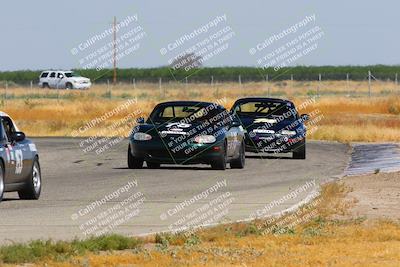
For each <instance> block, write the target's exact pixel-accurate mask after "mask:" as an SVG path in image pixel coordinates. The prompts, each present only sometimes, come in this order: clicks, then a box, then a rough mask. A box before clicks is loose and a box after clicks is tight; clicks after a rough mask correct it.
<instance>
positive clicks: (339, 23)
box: [0, 0, 400, 71]
mask: <svg viewBox="0 0 400 267" xmlns="http://www.w3.org/2000/svg"><path fill="white" fill-rule="evenodd" d="M0 5H1V11H2V12H1V16H0V25H2V27H1V28H0V36H1V41H0V71H8V70H23V69H31V70H42V69H71V68H85V67H89V66H95V67H96V68H107V67H111V65H110V61H109V60H110V59H109V58H107V56H105V55H106V54H107V51H111V52H112V49H109V47H108V48H107V49H108V50H107V51H105V52H104V51H103V52H104V55H103V56H102V54H101V51H100V50H101V48H102V47H106V46H107V45H110V42H112V34H110V35H107V36H105V37H103V38H102V39H101V40H98V41H96V43H94V44H92V45H91V46H90V47H88V48H85V49H83V50H81V49H80V47H81V48H82V47H83V46H82V44H85V42H87V40H89V39H90V38H91V37H93V36H95V35H96V34H101V33H103V32H105V31H106V30H107V29H110V27H111V25H112V24H111V23H112V21H113V17H114V16H116V17H117V20H118V22H122V21H125V22H126V21H129V19H131V20H133V19H132V18H135V17H136V18H137V19H136V20H134V21H131V22H129V23H128V25H126V26H124V27H122V28H121V29H120V30H119V31H118V32H117V38H121V36H123V35H124V34H125V33H128V32H129V31H132V30H135V31H138V32H137V33H136V32H134V34H133V35H131V36H129V37H130V38H133V39H130V40H129V42H130V43H129V42H128V43H129V45H125V46H124V47H122V46H121V48H120V50H119V51H121V57H120V58H118V63H117V64H118V67H119V68H129V67H140V68H147V67H158V66H165V65H169V63H170V62H171V60H172V59H173V58H174V57H176V56H178V55H179V54H183V53H185V51H188V50H187V49H188V48H190V47H194V46H195V47H197V50H195V52H199V51H201V50H202V49H205V48H206V47H207V45H208V44H205V43H204V42H203V41H204V40H208V41H210V43H214V44H215V41H217V42H218V43H217V45H214V46H213V47H209V48H207V52H204V50H203V52H204V54H202V55H203V59H204V61H203V62H202V64H203V65H204V66H257V65H260V61H259V60H260V59H261V58H263V57H264V61H263V63H261V64H264V63H268V62H270V60H271V58H272V59H273V58H274V57H275V58H277V57H278V54H279V53H278V54H277V53H276V52H277V50H276V49H278V48H280V47H286V51H289V50H290V49H289V48H290V47H289V45H288V43H289V42H292V41H293V40H295V39H297V38H301V36H302V34H304V33H305V32H308V31H311V30H312V29H315V27H317V29H318V32H319V33H321V32H322V34H319V35H318V36H319V37H318V38H317V37H315V36H316V35H315V36H313V35H311V36H308V38H312V37H315V38H314V39H311V42H310V44H309V46H310V47H311V43H312V44H313V46H312V47H313V49H309V50H305V49H306V48H305V47H303V48H300V47H298V51H297V52H300V53H302V56H301V57H298V58H296V59H295V60H289V61H286V60H287V58H286V59H285V62H286V63H288V62H289V64H288V65H372V64H390V65H396V64H399V63H400V54H399V53H398V50H399V49H398V47H399V44H400V34H398V26H399V23H400V16H399V10H400V2H399V1H394V0H393V1H389V0H388V1H385V0H383V1H371V0H364V1H361V0H353V1H344V0H335V1H310V0H308V1H307V0H297V1H288V0H281V1H265V0H264V1H261V0H247V1H238V2H235V1H228V0H218V1H216V0H213V1H210V0H202V1H183V0H182V1H178V0H169V1H153V0H147V1H125V0H119V1H105V0H96V1H95V0H84V1H83V0H80V1H77V0H68V1H50V0H37V1H31V0H29V1H28V0H25V1H23V0H21V1H1V3H0ZM313 15H315V19H314V20H313V21H311V22H309V23H308V25H305V26H299V28H300V29H298V30H297V31H296V32H291V33H289V34H287V35H285V36H284V37H283V38H281V39H279V40H276V41H275V42H274V43H273V44H272V45H269V46H268V47H266V48H265V49H261V50H260V51H259V50H257V49H258V48H257V46H259V47H260V44H262V43H263V42H264V41H265V40H268V39H269V38H271V36H277V34H279V33H282V32H284V31H285V30H287V29H290V28H291V27H292V26H293V25H299V24H298V23H301V22H302V21H303V20H304V19H306V18H307V17H312V16H313ZM222 17H224V18H225V19H224V20H222V21H220V22H219V23H218V25H214V26H210V27H209V28H208V31H207V32H201V33H198V32H196V30H197V29H200V28H201V26H204V25H210V23H212V22H213V21H215V20H216V19H217V20H218V18H219V19H220V20H221V18H222ZM193 33H194V37H193V36H192V37H191V38H190V39H188V40H185V42H184V44H182V45H179V46H178V47H177V48H174V49H171V50H169V48H172V47H173V44H174V43H175V41H176V40H179V39H180V38H181V37H183V36H187V35H188V34H193ZM135 34H136V35H135ZM213 34H215V36H216V37H215V38H214V37H212V36H213ZM221 34H222V35H221ZM139 37H140V38H139ZM225 37H226V38H225ZM135 38H136V39H135ZM127 40H128V39H125V41H121V44H123V43H125V44H126V41H127ZM303 40H304V41H305V39H303ZM163 48H166V49H167V53H166V54H164V55H163V54H162V53H161V52H160V50H162V49H163ZM252 48H255V49H256V53H255V54H251V53H250V52H249V51H250V49H252ZM74 49H77V50H74ZM73 51H75V54H74V52H73ZM128 52H129V53H128ZM272 52H273V53H274V54H275V55H274V56H272V57H269V58H268V60H265V57H266V56H267V55H270V54H271V53H272ZM107 55H108V56H110V55H111V54H107ZM210 55H212V56H210ZM294 55H295V54H291V56H290V57H293V56H294ZM280 58H281V59H282V57H280ZM95 60H97V61H95ZM262 66H265V65H262Z"/></svg>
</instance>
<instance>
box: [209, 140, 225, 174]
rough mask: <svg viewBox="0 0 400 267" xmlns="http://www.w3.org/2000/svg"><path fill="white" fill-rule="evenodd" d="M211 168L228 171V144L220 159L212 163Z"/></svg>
mask: <svg viewBox="0 0 400 267" xmlns="http://www.w3.org/2000/svg"><path fill="white" fill-rule="evenodd" d="M211 168H212V169H214V170H225V169H226V143H225V144H224V151H223V152H222V155H221V157H220V158H219V159H217V160H214V161H213V162H211Z"/></svg>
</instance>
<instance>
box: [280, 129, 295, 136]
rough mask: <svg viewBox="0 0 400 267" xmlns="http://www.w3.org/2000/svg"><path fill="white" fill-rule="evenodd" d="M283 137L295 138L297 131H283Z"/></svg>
mask: <svg viewBox="0 0 400 267" xmlns="http://www.w3.org/2000/svg"><path fill="white" fill-rule="evenodd" d="M281 134H282V135H289V136H293V135H296V131H289V130H283V131H282V132H281Z"/></svg>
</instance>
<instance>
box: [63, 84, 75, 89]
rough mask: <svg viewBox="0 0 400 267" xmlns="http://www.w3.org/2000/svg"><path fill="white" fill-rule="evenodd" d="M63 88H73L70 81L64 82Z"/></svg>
mask: <svg viewBox="0 0 400 267" xmlns="http://www.w3.org/2000/svg"><path fill="white" fill-rule="evenodd" d="M65 88H67V89H74V86H72V83H66V84H65Z"/></svg>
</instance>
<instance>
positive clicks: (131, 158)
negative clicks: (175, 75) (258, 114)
mask: <svg viewBox="0 0 400 267" xmlns="http://www.w3.org/2000/svg"><path fill="white" fill-rule="evenodd" d="M138 123H139V124H138V125H137V126H135V127H134V129H133V131H132V134H131V136H130V143H129V148H128V166H129V168H131V169H136V168H142V167H143V162H144V161H146V164H147V167H148V168H159V167H160V164H201V163H203V164H211V167H212V168H213V169H220V170H224V169H225V168H226V164H227V163H228V162H229V163H230V166H231V168H243V167H244V164H245V143H244V131H243V128H242V126H241V125H240V123H239V122H238V121H236V120H234V117H233V116H231V114H230V113H229V111H227V110H226V109H225V108H224V107H222V106H221V105H218V104H215V103H208V102H197V101H174V102H165V103H160V104H158V105H157V106H156V107H155V108H154V110H153V111H152V112H151V114H150V116H149V118H148V119H147V121H146V122H145V121H144V119H143V118H140V119H139V120H138Z"/></svg>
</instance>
